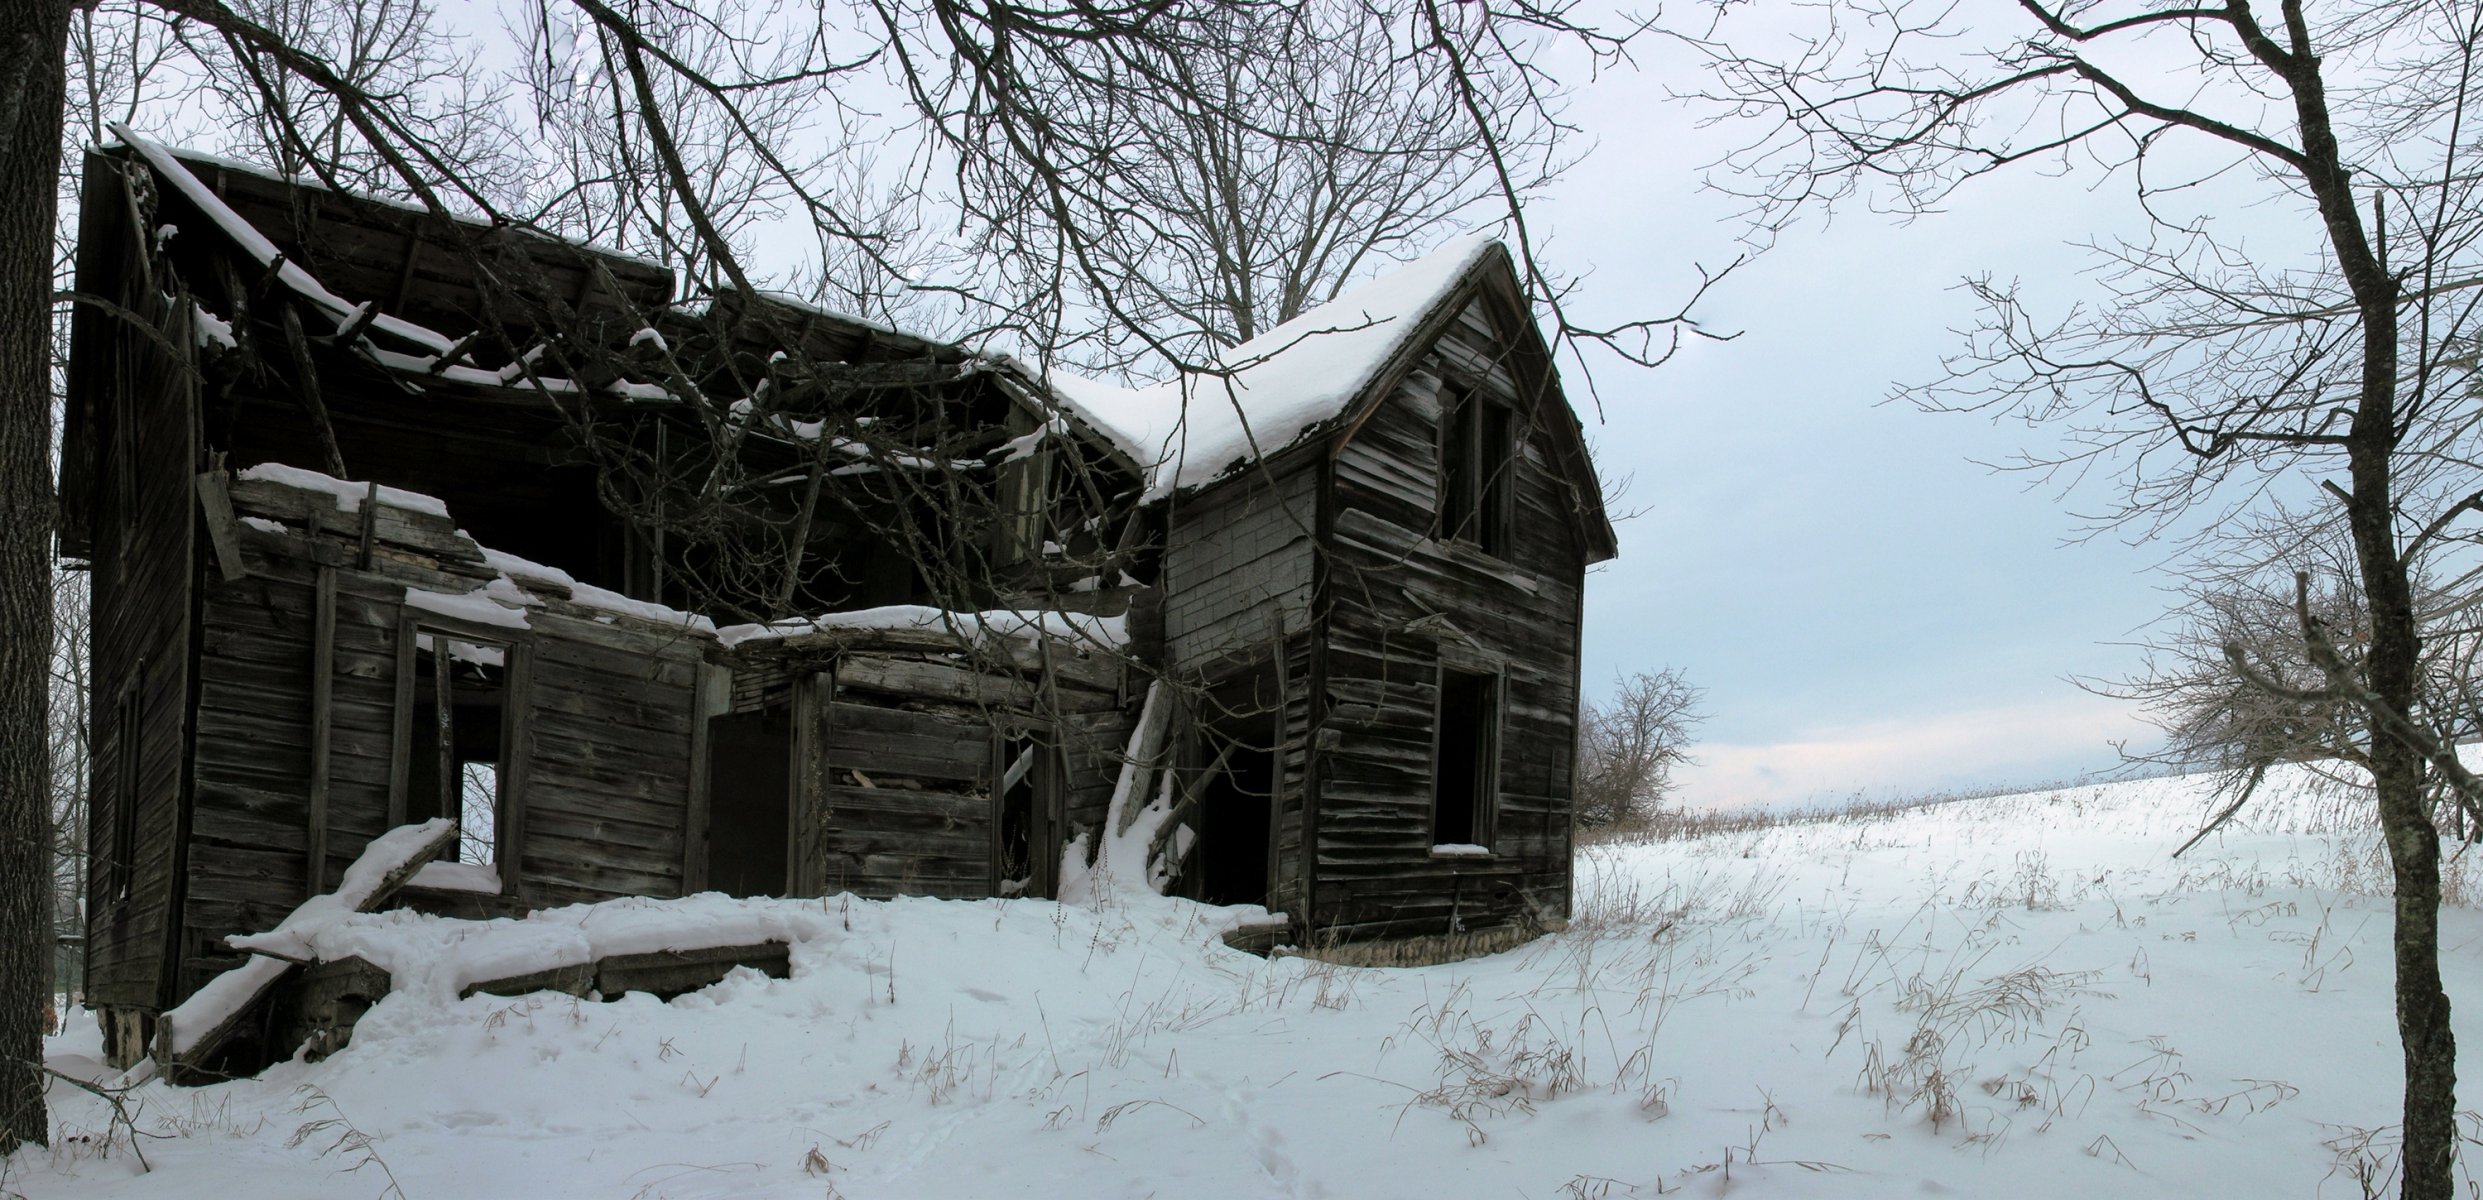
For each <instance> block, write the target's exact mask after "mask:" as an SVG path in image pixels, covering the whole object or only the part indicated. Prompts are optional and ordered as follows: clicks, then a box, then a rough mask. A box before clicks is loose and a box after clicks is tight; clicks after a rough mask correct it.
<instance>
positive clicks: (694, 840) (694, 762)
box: [681, 663, 733, 896]
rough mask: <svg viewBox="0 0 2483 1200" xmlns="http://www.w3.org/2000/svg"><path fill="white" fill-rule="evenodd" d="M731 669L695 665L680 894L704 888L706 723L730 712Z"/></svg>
mask: <svg viewBox="0 0 2483 1200" xmlns="http://www.w3.org/2000/svg"><path fill="white" fill-rule="evenodd" d="M732 708H733V672H732V670H731V668H728V667H720V666H716V665H714V664H712V663H700V664H699V665H698V687H697V690H696V692H695V694H694V695H693V697H692V699H691V704H690V794H689V802H688V811H687V812H686V813H684V814H683V821H682V825H681V829H682V835H681V894H682V895H685V896H688V895H694V894H696V893H699V892H703V891H706V890H707V850H708V844H707V835H708V828H707V826H708V805H709V802H710V800H709V795H708V792H709V788H710V786H711V780H710V778H709V773H710V768H711V767H712V765H713V764H711V763H709V762H708V756H709V755H710V754H711V753H712V751H711V750H710V749H709V747H708V741H707V723H708V722H709V721H710V720H713V719H714V718H716V717H718V716H721V715H723V714H725V713H728V712H731V711H732Z"/></svg>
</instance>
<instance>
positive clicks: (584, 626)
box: [175, 511, 701, 999]
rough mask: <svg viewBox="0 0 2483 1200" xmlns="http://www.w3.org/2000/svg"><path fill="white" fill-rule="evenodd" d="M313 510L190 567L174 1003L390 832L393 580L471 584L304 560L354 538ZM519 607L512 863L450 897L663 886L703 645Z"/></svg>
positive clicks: (344, 551) (393, 559)
mask: <svg viewBox="0 0 2483 1200" xmlns="http://www.w3.org/2000/svg"><path fill="white" fill-rule="evenodd" d="M285 515H286V517H287V518H288V519H289V520H305V519H306V518H307V514H306V513H300V512H291V513H286V514H285ZM324 521H325V524H324V526H323V527H324V528H325V530H326V533H327V537H326V539H325V540H324V542H323V541H321V540H317V539H314V538H307V537H301V536H295V535H293V534H290V533H287V534H273V533H267V532H263V531H260V530H256V529H247V528H245V529H243V530H241V531H240V534H239V542H240V545H241V548H242V558H243V561H244V563H245V564H246V565H247V566H248V568H249V574H248V575H247V576H246V577H244V578H241V579H225V578H223V577H221V575H220V574H218V573H217V572H216V571H215V570H214V569H213V568H212V567H207V568H202V570H201V573H200V575H199V577H198V580H197V587H198V589H199V596H200V603H199V610H198V611H199V616H198V622H199V624H198V630H199V633H198V637H199V655H198V660H197V661H198V685H197V707H196V712H195V718H194V720H195V722H196V726H197V731H198V736H197V738H196V739H195V749H194V757H193V771H194V785H193V787H194V796H195V801H194V805H193V812H192V818H191V832H190V836H189V838H188V841H187V842H186V844H185V846H184V850H185V852H186V856H187V860H188V873H187V880H188V888H187V894H186V897H185V899H184V902H183V905H182V908H181V911H182V915H183V918H184V921H183V932H182V935H181V940H180V944H179V946H178V947H177V953H178V955H179V961H180V965H181V973H180V977H179V979H178V980H177V986H176V989H175V998H176V999H177V998H178V997H179V996H184V995H187V994H188V993H189V992H191V991H194V990H196V988H197V987H198V986H199V985H200V984H202V983H204V982H205V981H206V980H207V979H208V978H210V977H212V976H213V975H214V974H216V973H217V972H219V971H222V970H225V969H228V968H230V967H232V966H234V965H237V964H238V963H239V962H240V961H241V956H240V955H237V954H235V953H233V952H232V951H230V950H229V949H227V948H226V947H225V945H224V941H223V939H224V937H225V936H226V935H228V934H233V933H246V932H255V931H258V930H261V929H265V928H268V927H269V926H271V925H273V924H274V923H275V922H276V921H278V920H280V919H282V917H283V916H284V914H285V913H286V912H288V911H290V910H291V909H292V908H293V906H294V905H296V904H299V903H301V901H302V900H303V899H304V898H305V897H307V896H309V895H311V894H312V893H313V892H315V891H320V890H325V889H326V888H330V887H333V886H335V884H336V882H337V880H338V878H339V877H340V876H341V874H342V872H343V871H344V869H345V867H346V866H347V865H348V864H350V863H351V862H352V861H353V860H354V859H355V858H356V857H357V856H359V855H360V854H361V852H362V850H363V848H364V847H365V846H366V845H367V844H368V843H369V842H370V840H371V839H372V838H374V837H377V836H378V835H379V834H380V833H382V832H384V831H385V830H386V829H387V828H388V825H389V791H390V775H391V771H392V755H393V750H394V741H395V737H396V733H397V724H398V713H397V711H396V708H397V686H396V684H397V679H396V674H397V669H398V665H397V664H398V662H399V645H398V643H399V639H400V637H401V636H402V631H403V629H404V628H405V624H404V621H405V615H406V605H405V594H406V588H407V587H408V586H409V585H413V586H419V587H423V588H425V589H426V590H436V591H453V590H458V589H460V588H464V587H470V586H472V585H473V584H474V582H475V581H474V580H472V579H470V578H463V577H460V576H457V575H454V574H443V573H440V572H438V571H434V570H430V569H426V568H425V567H423V566H420V565H418V564H416V563H414V562H412V561H411V559H410V556H409V555H406V554H404V553H402V552H398V553H389V552H388V551H387V548H386V547H383V553H382V554H381V556H380V557H379V559H378V560H377V561H375V562H374V564H373V565H372V567H371V568H369V569H367V570H363V569H355V568H353V567H352V566H350V565H348V566H336V565H322V561H321V560H325V561H327V562H329V563H334V562H337V561H341V560H344V559H346V558H347V557H348V556H349V555H350V550H349V549H348V542H349V540H350V538H351V536H352V530H351V529H350V528H345V527H340V526H341V521H340V515H339V514H336V513H334V512H332V511H331V512H329V513H327V514H326V515H325V518H324ZM443 525H444V523H443ZM322 572H327V573H329V574H330V575H331V576H332V578H333V580H334V585H333V586H334V588H335V600H334V603H335V612H334V634H333V642H332V644H331V646H330V662H331V664H332V671H333V674H332V675H331V677H330V680H329V685H328V729H329V734H328V761H327V767H328V775H327V803H326V806H325V822H326V837H325V847H324V849H325V856H324V857H325V862H326V871H325V874H324V878H323V880H322V881H319V882H318V883H316V884H314V881H313V880H312V879H311V876H310V870H309V863H310V846H311V835H310V829H311V826H312V820H311V804H310V796H311V793H312V785H311V779H312V775H313V763H312V754H311V746H312V742H313V734H312V730H313V729H314V728H315V727H316V726H317V724H318V716H317V713H316V711H315V710H316V705H315V699H314V697H315V695H316V692H317V688H316V686H315V683H316V670H317V667H316V664H317V663H318V662H319V659H320V655H319V647H318V630H319V622H318V613H317V605H318V586H319V583H318V581H319V577H320V574H321V573H322ZM419 619H420V620H421V622H422V623H424V624H426V625H427V624H431V623H432V620H431V619H430V618H428V617H421V618H419ZM528 622H529V626H530V628H529V629H528V630H526V631H523V632H516V631H508V632H507V633H505V634H503V635H501V636H502V638H503V639H504V640H509V641H512V642H515V643H518V644H519V645H521V646H522V647H523V650H522V652H523V654H524V656H525V660H526V663H527V670H526V671H525V672H524V677H525V678H524V680H523V681H522V682H520V683H519V684H517V685H514V686H513V687H512V695H511V697H510V703H512V704H516V705H520V706H522V707H523V708H524V710H525V711H524V715H523V719H522V720H521V721H519V722H518V723H517V725H518V728H519V729H520V730H521V736H522V738H523V744H522V745H521V746H514V747H511V748H510V749H509V751H508V756H507V761H508V762H509V763H510V764H511V767H512V769H511V771H510V773H509V774H507V775H505V776H504V780H505V781H506V783H507V786H508V787H509V788H510V789H511V801H510V807H509V812H508V814H506V815H505V816H504V820H506V821H507V822H508V823H509V825H510V826H511V827H512V828H513V830H514V832H513V833H512V834H511V835H510V836H511V837H512V839H513V840H514V842H515V849H516V855H517V862H518V868H517V870H516V871H514V872H512V873H508V874H505V875H504V884H503V893H502V895H501V896H500V897H497V898H492V899H490V900H475V901H469V902H467V903H465V904H464V905H463V907H464V908H478V907H479V908H480V909H482V910H488V911H499V912H514V911H521V910H523V909H524V908H528V907H535V906H541V905H550V904H565V903H573V902H580V901H592V900H605V899H611V898H613V897H617V896H629V895H656V896H664V895H675V894H678V893H679V891H680V882H681V863H682V837H683V830H684V828H685V825H686V820H687V812H686V810H687V802H688V781H689V776H690V771H689V765H690V724H691V704H692V700H693V686H692V685H693V681H694V676H695V670H696V665H697V663H698V662H699V654H700V650H701V643H700V642H698V641H696V640H693V639H689V638H685V637H682V636H680V635H679V634H677V633H668V632H666V631H662V630H655V629H649V628H645V627H639V626H634V625H633V626H621V625H616V624H605V623H604V622H603V621H600V620H597V619H596V615H595V614H593V613H590V612H587V611H585V610H574V609H566V608H562V607H561V606H558V605H547V606H546V607H544V608H537V609H530V610H529V613H528ZM521 760H522V763H523V766H522V768H520V767H518V766H517V764H518V763H519V762H520V761H521Z"/></svg>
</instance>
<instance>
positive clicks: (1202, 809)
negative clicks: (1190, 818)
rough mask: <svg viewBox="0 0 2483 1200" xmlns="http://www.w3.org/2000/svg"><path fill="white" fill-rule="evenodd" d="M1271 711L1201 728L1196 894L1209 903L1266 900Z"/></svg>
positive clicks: (1272, 787)
mask: <svg viewBox="0 0 2483 1200" xmlns="http://www.w3.org/2000/svg"><path fill="white" fill-rule="evenodd" d="M1274 735H1275V725H1274V720H1273V715H1272V714H1271V715H1270V716H1269V717H1267V718H1262V719H1260V720H1256V721H1251V722H1247V723H1243V724H1237V725H1230V726H1226V727H1222V728H1217V729H1210V730H1207V731H1204V732H1203V734H1202V736H1201V738H1200V750H1201V752H1202V753H1203V755H1204V756H1205V757H1206V759H1207V767H1208V775H1207V778H1206V779H1205V780H1204V781H1203V786H1202V787H1201V788H1200V792H1199V805H1198V823H1199V830H1198V850H1199V863H1198V871H1199V882H1198V898H1199V899H1200V900H1203V901H1205V902H1207V903H1209V904H1261V905H1263V904H1266V903H1267V898H1268V868H1269V866H1270V864H1271V859H1270V856H1269V844H1268V843H1269V841H1270V840H1271V839H1272V837H1273V836H1274V834H1273V829H1274V819H1275V811H1276V809H1275V798H1276V749H1275V745H1274V743H1275V736H1274Z"/></svg>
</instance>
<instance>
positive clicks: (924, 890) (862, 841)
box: [797, 698, 997, 899]
mask: <svg viewBox="0 0 2483 1200" xmlns="http://www.w3.org/2000/svg"><path fill="white" fill-rule="evenodd" d="M797 711H798V710H797ZM819 713H820V736H821V740H822V746H823V751H824V765H825V773H824V775H823V777H822V784H821V787H820V789H819V791H818V794H817V795H816V796H815V797H814V803H815V804H816V811H817V812H818V814H819V817H818V819H819V822H820V826H819V827H820V837H819V842H818V845H819V848H820V851H821V853H822V855H823V863H822V865H821V867H820V875H819V882H820V884H821V887H820V890H821V891H824V892H848V891H849V892H853V893H854V894H856V895H861V896H873V897H879V896H896V895H907V896H942V897H949V898H957V899H969V898H974V897H980V896H988V895H991V894H992V890H993V889H992V853H993V838H994V837H996V836H997V829H996V827H995V825H994V823H993V813H992V798H991V784H992V768H993V758H994V748H993V744H992V738H993V726H992V723H991V720H990V718H989V716H987V715H986V714H984V713H980V712H976V711H974V710H970V709H969V710H963V711H937V710H928V709H926V708H923V707H918V706H912V705H909V706H906V707H903V708H900V707H897V706H896V705H895V704H894V703H892V702H887V701H880V702H876V703H857V702H855V701H853V700H847V699H843V698H839V699H835V700H831V701H829V702H827V703H825V704H822V705H820V706H819Z"/></svg>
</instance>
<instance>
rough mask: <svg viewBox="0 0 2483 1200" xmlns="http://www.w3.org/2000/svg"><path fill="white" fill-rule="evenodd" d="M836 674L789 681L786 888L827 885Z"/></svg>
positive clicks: (802, 892)
mask: <svg viewBox="0 0 2483 1200" xmlns="http://www.w3.org/2000/svg"><path fill="white" fill-rule="evenodd" d="M835 696H836V676H835V675H834V674H833V673H831V672H827V671H818V672H814V673H812V674H810V675H807V676H799V677H796V678H795V680H794V682H793V796H792V803H790V804H787V805H786V806H785V813H786V819H787V824H788V825H789V826H790V828H788V829H787V830H786V831H785V853H786V855H787V859H788V861H787V862H786V863H785V890H786V891H788V892H791V893H792V894H794V895H796V896H816V895H818V894H820V892H821V891H822V889H824V888H825V887H826V878H825V876H826V870H825V868H826V863H825V862H824V861H823V854H824V845H823V838H824V836H825V833H826V828H825V827H826V824H827V819H828V745H827V742H828V707H829V704H830V703H831V702H832V701H833V700H834V699H835Z"/></svg>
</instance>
